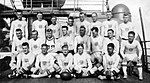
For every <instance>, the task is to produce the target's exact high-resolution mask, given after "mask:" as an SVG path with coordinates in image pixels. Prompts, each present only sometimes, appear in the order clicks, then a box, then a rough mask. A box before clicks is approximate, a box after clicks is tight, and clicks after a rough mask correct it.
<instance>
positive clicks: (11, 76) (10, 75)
mask: <svg viewBox="0 0 150 83" xmlns="http://www.w3.org/2000/svg"><path fill="white" fill-rule="evenodd" d="M7 77H8V78H10V79H13V78H17V76H16V75H15V74H14V75H13V74H9V75H8V76H7Z"/></svg>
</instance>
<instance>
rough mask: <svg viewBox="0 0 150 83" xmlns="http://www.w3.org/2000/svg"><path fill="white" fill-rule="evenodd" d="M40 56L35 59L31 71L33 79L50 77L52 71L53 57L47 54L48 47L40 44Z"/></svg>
mask: <svg viewBox="0 0 150 83" xmlns="http://www.w3.org/2000/svg"><path fill="white" fill-rule="evenodd" d="M41 50H42V52H41V54H39V55H38V56H37V57H36V62H35V67H33V68H32V69H31V71H33V75H31V77H33V78H41V77H46V76H48V77H51V75H52V73H53V72H54V71H55V70H54V61H55V59H54V55H53V53H48V45H47V44H42V46H41Z"/></svg>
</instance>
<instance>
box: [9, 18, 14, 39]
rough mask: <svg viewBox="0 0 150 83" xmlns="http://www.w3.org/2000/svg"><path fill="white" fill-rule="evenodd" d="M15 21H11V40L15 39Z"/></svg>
mask: <svg viewBox="0 0 150 83" xmlns="http://www.w3.org/2000/svg"><path fill="white" fill-rule="evenodd" d="M14 28H15V26H14V21H13V22H12V23H11V28H10V41H12V40H13V36H14Z"/></svg>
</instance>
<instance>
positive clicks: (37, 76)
mask: <svg viewBox="0 0 150 83" xmlns="http://www.w3.org/2000/svg"><path fill="white" fill-rule="evenodd" d="M45 76H46V75H45V74H39V75H34V74H33V75H31V77H32V78H41V77H45Z"/></svg>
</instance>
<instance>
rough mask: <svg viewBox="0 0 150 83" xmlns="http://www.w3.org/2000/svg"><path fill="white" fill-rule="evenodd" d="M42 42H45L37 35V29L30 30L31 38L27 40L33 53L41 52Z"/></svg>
mask: <svg viewBox="0 0 150 83" xmlns="http://www.w3.org/2000/svg"><path fill="white" fill-rule="evenodd" d="M43 43H45V42H44V41H43V40H41V39H40V38H39V37H38V31H37V30H33V31H32V38H31V39H30V40H29V44H30V50H31V51H32V52H33V53H34V54H35V55H37V54H39V53H41V45H42V44H43Z"/></svg>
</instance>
